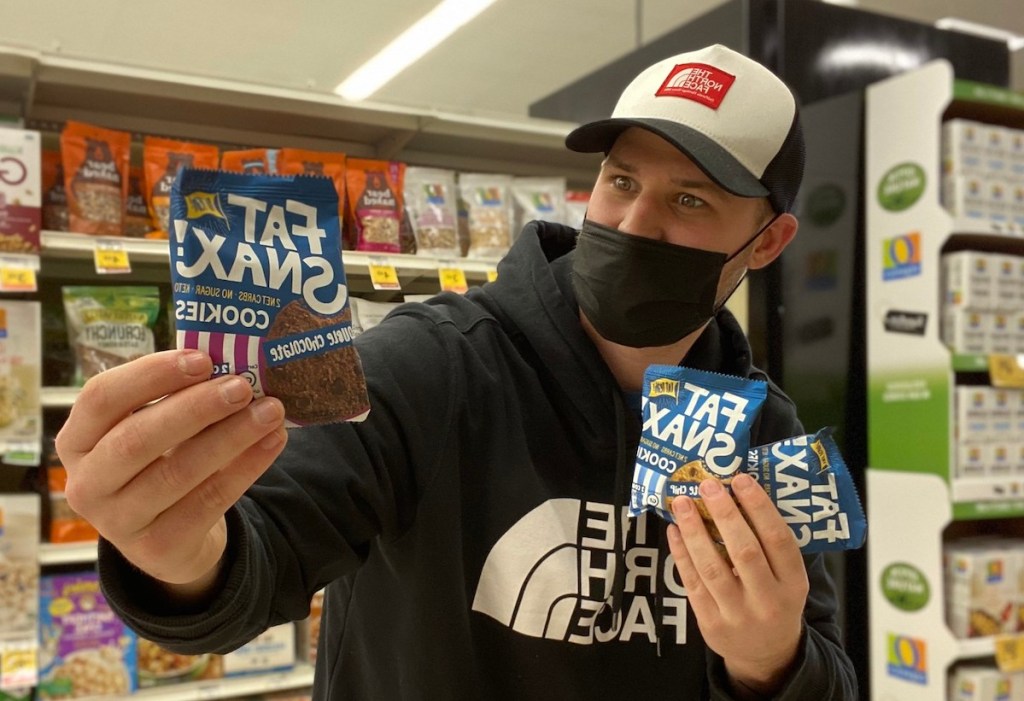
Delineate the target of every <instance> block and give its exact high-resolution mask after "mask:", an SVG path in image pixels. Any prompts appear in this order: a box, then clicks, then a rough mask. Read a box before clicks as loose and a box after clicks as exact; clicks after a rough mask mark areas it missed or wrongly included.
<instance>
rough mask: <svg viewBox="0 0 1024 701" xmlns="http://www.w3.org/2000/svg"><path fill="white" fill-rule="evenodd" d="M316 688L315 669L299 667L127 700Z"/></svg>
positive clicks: (169, 700)
mask: <svg viewBox="0 0 1024 701" xmlns="http://www.w3.org/2000/svg"><path fill="white" fill-rule="evenodd" d="M312 685H313V667H312V666H310V665H308V664H301V665H296V666H295V667H294V668H293V669H290V670H287V671H283V672H274V673H270V674H252V675H247V676H244V677H231V678H225V679H216V680H211V681H203V682H187V683H184V684H176V685H174V686H162V687H153V688H150V689H140V690H139V691H137V692H135V693H134V694H132V695H130V696H126V697H124V698H128V699H145V700H146V701H196V700H197V699H227V698H233V697H237V696H249V695H252V694H265V693H270V692H274V691H283V690H285V689H302V688H304V687H309V686H312Z"/></svg>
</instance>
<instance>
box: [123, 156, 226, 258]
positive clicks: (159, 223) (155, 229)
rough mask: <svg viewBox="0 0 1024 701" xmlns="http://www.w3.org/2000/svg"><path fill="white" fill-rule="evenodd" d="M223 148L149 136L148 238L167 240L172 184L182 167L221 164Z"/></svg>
mask: <svg viewBox="0 0 1024 701" xmlns="http://www.w3.org/2000/svg"><path fill="white" fill-rule="evenodd" d="M219 158H220V151H219V149H218V148H217V147H216V146H213V145H210V144H193V143H189V142H187V141H175V140H173V139H161V138H157V137H155V136H147V137H146V138H145V139H144V140H143V144H142V163H143V170H144V173H145V185H144V189H143V193H144V194H145V196H146V207H147V209H148V210H149V219H150V223H149V232H147V237H148V238H156V239H166V238H167V231H168V228H169V221H170V214H171V187H172V186H173V185H174V179H175V178H176V177H178V173H179V172H181V169H182V168H209V169H211V170H212V169H215V168H216V167H217V162H218V159H219Z"/></svg>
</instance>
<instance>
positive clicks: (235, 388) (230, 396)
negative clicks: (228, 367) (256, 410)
mask: <svg viewBox="0 0 1024 701" xmlns="http://www.w3.org/2000/svg"><path fill="white" fill-rule="evenodd" d="M220 393H221V396H222V397H224V399H225V400H226V401H227V402H228V403H229V404H238V403H239V402H242V401H245V400H247V399H249V397H251V396H252V391H251V390H250V389H249V383H248V382H246V381H245V380H243V379H242V378H241V377H239V376H238V375H231V376H229V377H225V378H224V379H223V380H221V383H220Z"/></svg>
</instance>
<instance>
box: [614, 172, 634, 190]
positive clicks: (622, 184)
mask: <svg viewBox="0 0 1024 701" xmlns="http://www.w3.org/2000/svg"><path fill="white" fill-rule="evenodd" d="M612 185H614V186H615V187H616V188H618V189H619V190H628V189H629V187H630V180H629V178H627V177H626V176H625V175H616V176H615V177H614V178H612Z"/></svg>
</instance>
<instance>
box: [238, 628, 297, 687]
mask: <svg viewBox="0 0 1024 701" xmlns="http://www.w3.org/2000/svg"><path fill="white" fill-rule="evenodd" d="M294 665H295V624H294V623H283V624H281V625H279V626H274V627H273V628H268V629H267V630H265V631H263V632H262V633H260V634H259V635H257V636H256V637H255V638H253V639H252V640H250V641H249V642H247V643H246V644H245V645H243V646H242V647H240V648H238V649H237V650H235V651H233V652H229V653H228V654H226V655H224V676H225V677H231V676H236V675H240V674H253V673H257V672H269V671H272V670H279V669H289V668H291V667H293V666H294Z"/></svg>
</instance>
